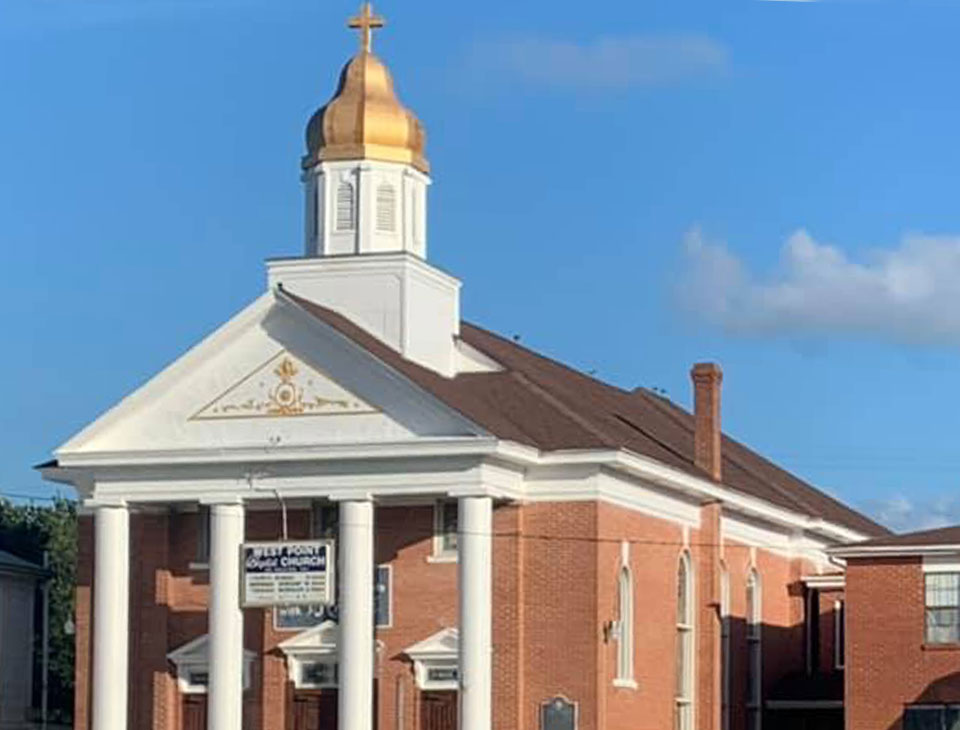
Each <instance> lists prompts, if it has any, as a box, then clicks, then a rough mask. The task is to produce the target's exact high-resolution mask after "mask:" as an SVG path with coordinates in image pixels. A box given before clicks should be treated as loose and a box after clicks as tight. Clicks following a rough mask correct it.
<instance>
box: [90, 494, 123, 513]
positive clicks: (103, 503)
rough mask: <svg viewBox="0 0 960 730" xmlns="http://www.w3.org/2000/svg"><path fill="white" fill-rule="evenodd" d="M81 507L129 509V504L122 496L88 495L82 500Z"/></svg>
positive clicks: (91, 508)
mask: <svg viewBox="0 0 960 730" xmlns="http://www.w3.org/2000/svg"><path fill="white" fill-rule="evenodd" d="M83 509H86V510H98V509H130V505H129V503H128V502H127V500H125V499H123V498H122V497H88V498H87V499H85V500H83Z"/></svg>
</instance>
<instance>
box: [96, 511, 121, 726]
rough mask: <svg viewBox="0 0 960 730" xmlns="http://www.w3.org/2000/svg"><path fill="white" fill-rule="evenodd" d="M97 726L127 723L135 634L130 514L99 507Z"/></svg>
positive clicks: (97, 543)
mask: <svg viewBox="0 0 960 730" xmlns="http://www.w3.org/2000/svg"><path fill="white" fill-rule="evenodd" d="M94 529H95V537H94V554H93V559H94V567H93V730H125V729H126V727H127V688H128V686H129V682H128V677H127V672H128V670H127V662H128V646H129V636H130V513H129V512H128V511H127V508H126V507H125V506H110V507H107V506H104V507H98V508H97V511H96V515H95V517H94Z"/></svg>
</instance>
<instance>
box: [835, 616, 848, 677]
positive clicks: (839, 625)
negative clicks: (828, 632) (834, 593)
mask: <svg viewBox="0 0 960 730" xmlns="http://www.w3.org/2000/svg"><path fill="white" fill-rule="evenodd" d="M846 612H847V611H846V604H845V603H844V602H843V601H836V602H834V604H833V621H834V629H833V641H834V644H833V647H834V652H833V654H834V658H835V661H834V665H835V666H836V668H837V669H843V667H844V664H845V663H846V641H847V616H846Z"/></svg>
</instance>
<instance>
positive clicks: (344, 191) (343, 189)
mask: <svg viewBox="0 0 960 730" xmlns="http://www.w3.org/2000/svg"><path fill="white" fill-rule="evenodd" d="M356 211H357V201H356V195H355V193H354V190H353V185H351V184H350V183H348V182H341V183H340V184H339V185H338V186H337V230H338V231H352V230H353V229H354V228H356V216H357V213H356Z"/></svg>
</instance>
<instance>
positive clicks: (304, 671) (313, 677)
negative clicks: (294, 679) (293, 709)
mask: <svg viewBox="0 0 960 730" xmlns="http://www.w3.org/2000/svg"><path fill="white" fill-rule="evenodd" d="M339 674H340V667H339V665H338V664H336V663H335V662H304V663H303V664H301V665H300V683H299V684H300V686H301V687H308V688H318V687H336V686H337V683H338V682H339V679H340V677H339Z"/></svg>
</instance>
